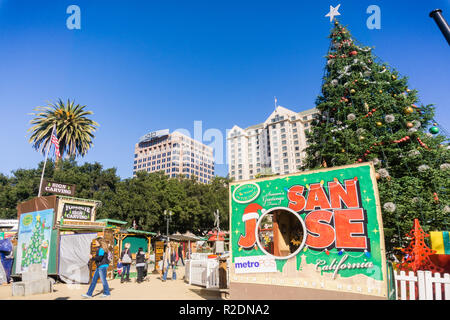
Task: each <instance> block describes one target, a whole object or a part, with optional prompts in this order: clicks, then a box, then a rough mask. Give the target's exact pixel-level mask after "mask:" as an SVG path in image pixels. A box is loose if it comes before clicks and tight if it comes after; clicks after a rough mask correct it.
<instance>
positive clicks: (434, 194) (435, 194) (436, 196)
mask: <svg viewBox="0 0 450 320" xmlns="http://www.w3.org/2000/svg"><path fill="white" fill-rule="evenodd" d="M433 198H434V202H436V203H439V197H438V195H437V193H436V192H435V193H433Z"/></svg>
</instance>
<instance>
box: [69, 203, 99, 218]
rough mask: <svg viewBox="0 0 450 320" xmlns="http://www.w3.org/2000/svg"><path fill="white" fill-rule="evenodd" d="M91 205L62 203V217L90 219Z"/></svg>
mask: <svg viewBox="0 0 450 320" xmlns="http://www.w3.org/2000/svg"><path fill="white" fill-rule="evenodd" d="M93 209H94V207H93V206H84V205H81V204H71V203H64V206H63V209H62V217H63V218H64V219H69V220H91V214H92V210H93Z"/></svg>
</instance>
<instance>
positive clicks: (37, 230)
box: [16, 209, 54, 274]
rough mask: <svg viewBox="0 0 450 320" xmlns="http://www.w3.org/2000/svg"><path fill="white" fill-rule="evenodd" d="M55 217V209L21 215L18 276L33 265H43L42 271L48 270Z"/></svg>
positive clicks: (17, 254)
mask: <svg viewBox="0 0 450 320" xmlns="http://www.w3.org/2000/svg"><path fill="white" fill-rule="evenodd" d="M53 216H54V212H53V209H47V210H42V211H35V212H30V213H23V214H21V215H20V220H19V232H18V241H17V252H16V259H17V260H16V273H17V274H20V273H22V272H24V271H26V270H28V267H29V266H30V265H32V264H41V265H42V270H47V268H48V259H49V252H50V243H51V241H50V239H51V232H52V228H53Z"/></svg>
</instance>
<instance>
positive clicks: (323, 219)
mask: <svg viewBox="0 0 450 320" xmlns="http://www.w3.org/2000/svg"><path fill="white" fill-rule="evenodd" d="M332 218H333V213H332V212H330V211H325V210H317V211H313V212H311V213H310V214H308V215H307V216H306V217H305V225H306V229H307V230H308V231H309V232H308V235H307V237H306V245H307V246H309V247H311V248H317V249H323V248H328V247H329V246H331V245H332V244H333V242H334V228H333V227H332V226H330V225H329V224H327V223H330V222H331V219H332ZM310 232H311V233H313V234H310ZM315 234H316V235H315Z"/></svg>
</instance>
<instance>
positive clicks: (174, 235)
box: [169, 232, 201, 241]
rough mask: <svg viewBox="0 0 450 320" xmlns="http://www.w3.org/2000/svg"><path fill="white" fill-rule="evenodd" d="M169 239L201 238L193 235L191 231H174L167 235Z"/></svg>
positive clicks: (186, 239) (196, 239) (194, 239)
mask: <svg viewBox="0 0 450 320" xmlns="http://www.w3.org/2000/svg"><path fill="white" fill-rule="evenodd" d="M169 238H170V239H173V240H178V241H198V240H201V238H200V237H197V236H195V235H194V234H192V233H187V232H186V233H185V234H181V233H175V234H172V235H170V236H169Z"/></svg>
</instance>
